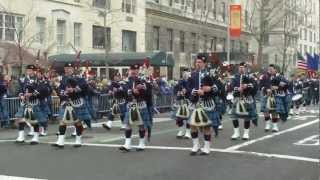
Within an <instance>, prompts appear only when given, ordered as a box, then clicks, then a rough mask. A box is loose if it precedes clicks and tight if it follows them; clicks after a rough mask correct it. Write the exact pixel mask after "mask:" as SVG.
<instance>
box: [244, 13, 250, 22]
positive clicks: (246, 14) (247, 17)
mask: <svg viewBox="0 0 320 180" xmlns="http://www.w3.org/2000/svg"><path fill="white" fill-rule="evenodd" d="M244 19H245V23H246V24H245V25H246V26H248V25H249V24H250V22H249V12H248V10H245V12H244Z"/></svg>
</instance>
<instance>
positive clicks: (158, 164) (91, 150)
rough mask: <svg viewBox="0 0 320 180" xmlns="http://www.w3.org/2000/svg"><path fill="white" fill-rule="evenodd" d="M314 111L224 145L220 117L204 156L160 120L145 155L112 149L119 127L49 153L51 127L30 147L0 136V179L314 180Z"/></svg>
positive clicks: (227, 128) (118, 141) (9, 133)
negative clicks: (79, 144)
mask: <svg viewBox="0 0 320 180" xmlns="http://www.w3.org/2000/svg"><path fill="white" fill-rule="evenodd" d="M317 108H319V107H313V108H312V109H311V110H308V111H307V112H305V113H301V114H300V115H299V116H293V117H291V118H290V120H288V122H286V123H284V124H280V131H279V132H278V133H271V132H269V133H266V132H264V130H263V128H264V122H263V117H260V121H259V126H258V127H254V128H251V131H250V140H248V141H244V140H237V141H231V140H230V136H231V135H232V123H231V121H230V120H229V119H228V118H227V117H224V122H223V126H224V128H223V130H221V131H220V132H219V136H218V137H216V138H213V139H212V146H211V147H212V152H211V154H210V155H209V156H193V157H191V156H189V152H190V147H191V140H188V139H181V140H180V139H179V140H178V139H176V137H175V135H176V133H177V130H176V126H175V122H174V121H172V120H170V119H169V117H166V116H162V117H161V118H156V119H155V121H156V123H155V125H154V130H153V136H152V139H151V142H150V143H148V144H147V149H146V150H145V151H144V152H136V151H131V152H129V153H122V152H120V151H119V150H118V147H119V146H120V145H122V144H123V132H122V131H120V128H119V127H120V125H119V123H116V126H115V127H114V128H113V129H112V130H111V131H106V130H105V129H103V128H101V124H99V123H98V124H95V125H94V128H92V129H91V130H87V131H85V135H84V137H83V141H84V143H85V144H84V146H83V147H81V148H74V147H72V146H71V145H72V143H73V142H74V139H73V138H71V137H68V138H67V139H66V142H68V143H69V145H67V146H66V147H65V148H64V149H56V148H53V147H51V146H50V145H49V144H50V143H52V142H54V141H55V140H56V135H55V132H56V131H57V126H56V125H50V127H49V135H48V136H46V137H41V138H40V141H41V144H39V145H36V146H31V145H29V144H27V143H26V144H23V145H18V144H15V143H14V142H13V141H14V140H15V138H16V135H17V132H16V130H0V180H29V179H34V180H36V179H49V180H107V179H110V180H127V179H128V180H129V179H136V180H147V179H152V180H165V179H166V180H179V179H181V180H319V171H320V169H319V157H320V154H319V112H318V111H317V110H316V109H317ZM241 125H242V123H241ZM71 131H72V129H69V130H68V132H69V134H70V132H71ZM134 134H135V135H137V131H136V130H135V131H134ZM135 137H137V136H135ZM137 141H138V139H137V138H135V139H134V140H133V145H136V144H137V143H138V142H137Z"/></svg>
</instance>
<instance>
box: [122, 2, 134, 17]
mask: <svg viewBox="0 0 320 180" xmlns="http://www.w3.org/2000/svg"><path fill="white" fill-rule="evenodd" d="M122 12H125V13H129V14H135V13H136V0H122Z"/></svg>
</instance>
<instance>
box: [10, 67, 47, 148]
mask: <svg viewBox="0 0 320 180" xmlns="http://www.w3.org/2000/svg"><path fill="white" fill-rule="evenodd" d="M35 70H36V67H35V66H34V65H28V66H27V74H28V75H27V77H26V79H25V81H24V83H23V86H22V88H21V90H22V91H21V93H20V94H19V96H20V99H21V100H22V103H21V106H20V108H19V110H18V112H17V113H16V117H17V118H18V119H19V120H18V130H19V135H18V138H17V140H16V142H17V143H23V142H24V140H25V137H24V128H25V125H26V122H28V123H30V124H31V125H32V127H33V129H34V133H33V138H32V140H31V142H30V144H31V145H35V144H39V124H40V122H45V121H47V118H48V116H47V113H46V112H45V111H44V110H43V108H42V107H41V102H42V101H44V99H46V98H47V97H48V96H50V88H49V87H48V86H46V85H44V84H42V83H39V82H38V79H37V77H36V76H35V73H34V71H35Z"/></svg>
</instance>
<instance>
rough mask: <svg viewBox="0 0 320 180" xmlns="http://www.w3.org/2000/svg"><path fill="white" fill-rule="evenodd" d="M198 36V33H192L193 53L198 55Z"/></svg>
mask: <svg viewBox="0 0 320 180" xmlns="http://www.w3.org/2000/svg"><path fill="white" fill-rule="evenodd" d="M196 42H197V34H196V33H191V43H192V45H191V46H192V47H191V48H192V52H193V53H196V52H197V44H196Z"/></svg>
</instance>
